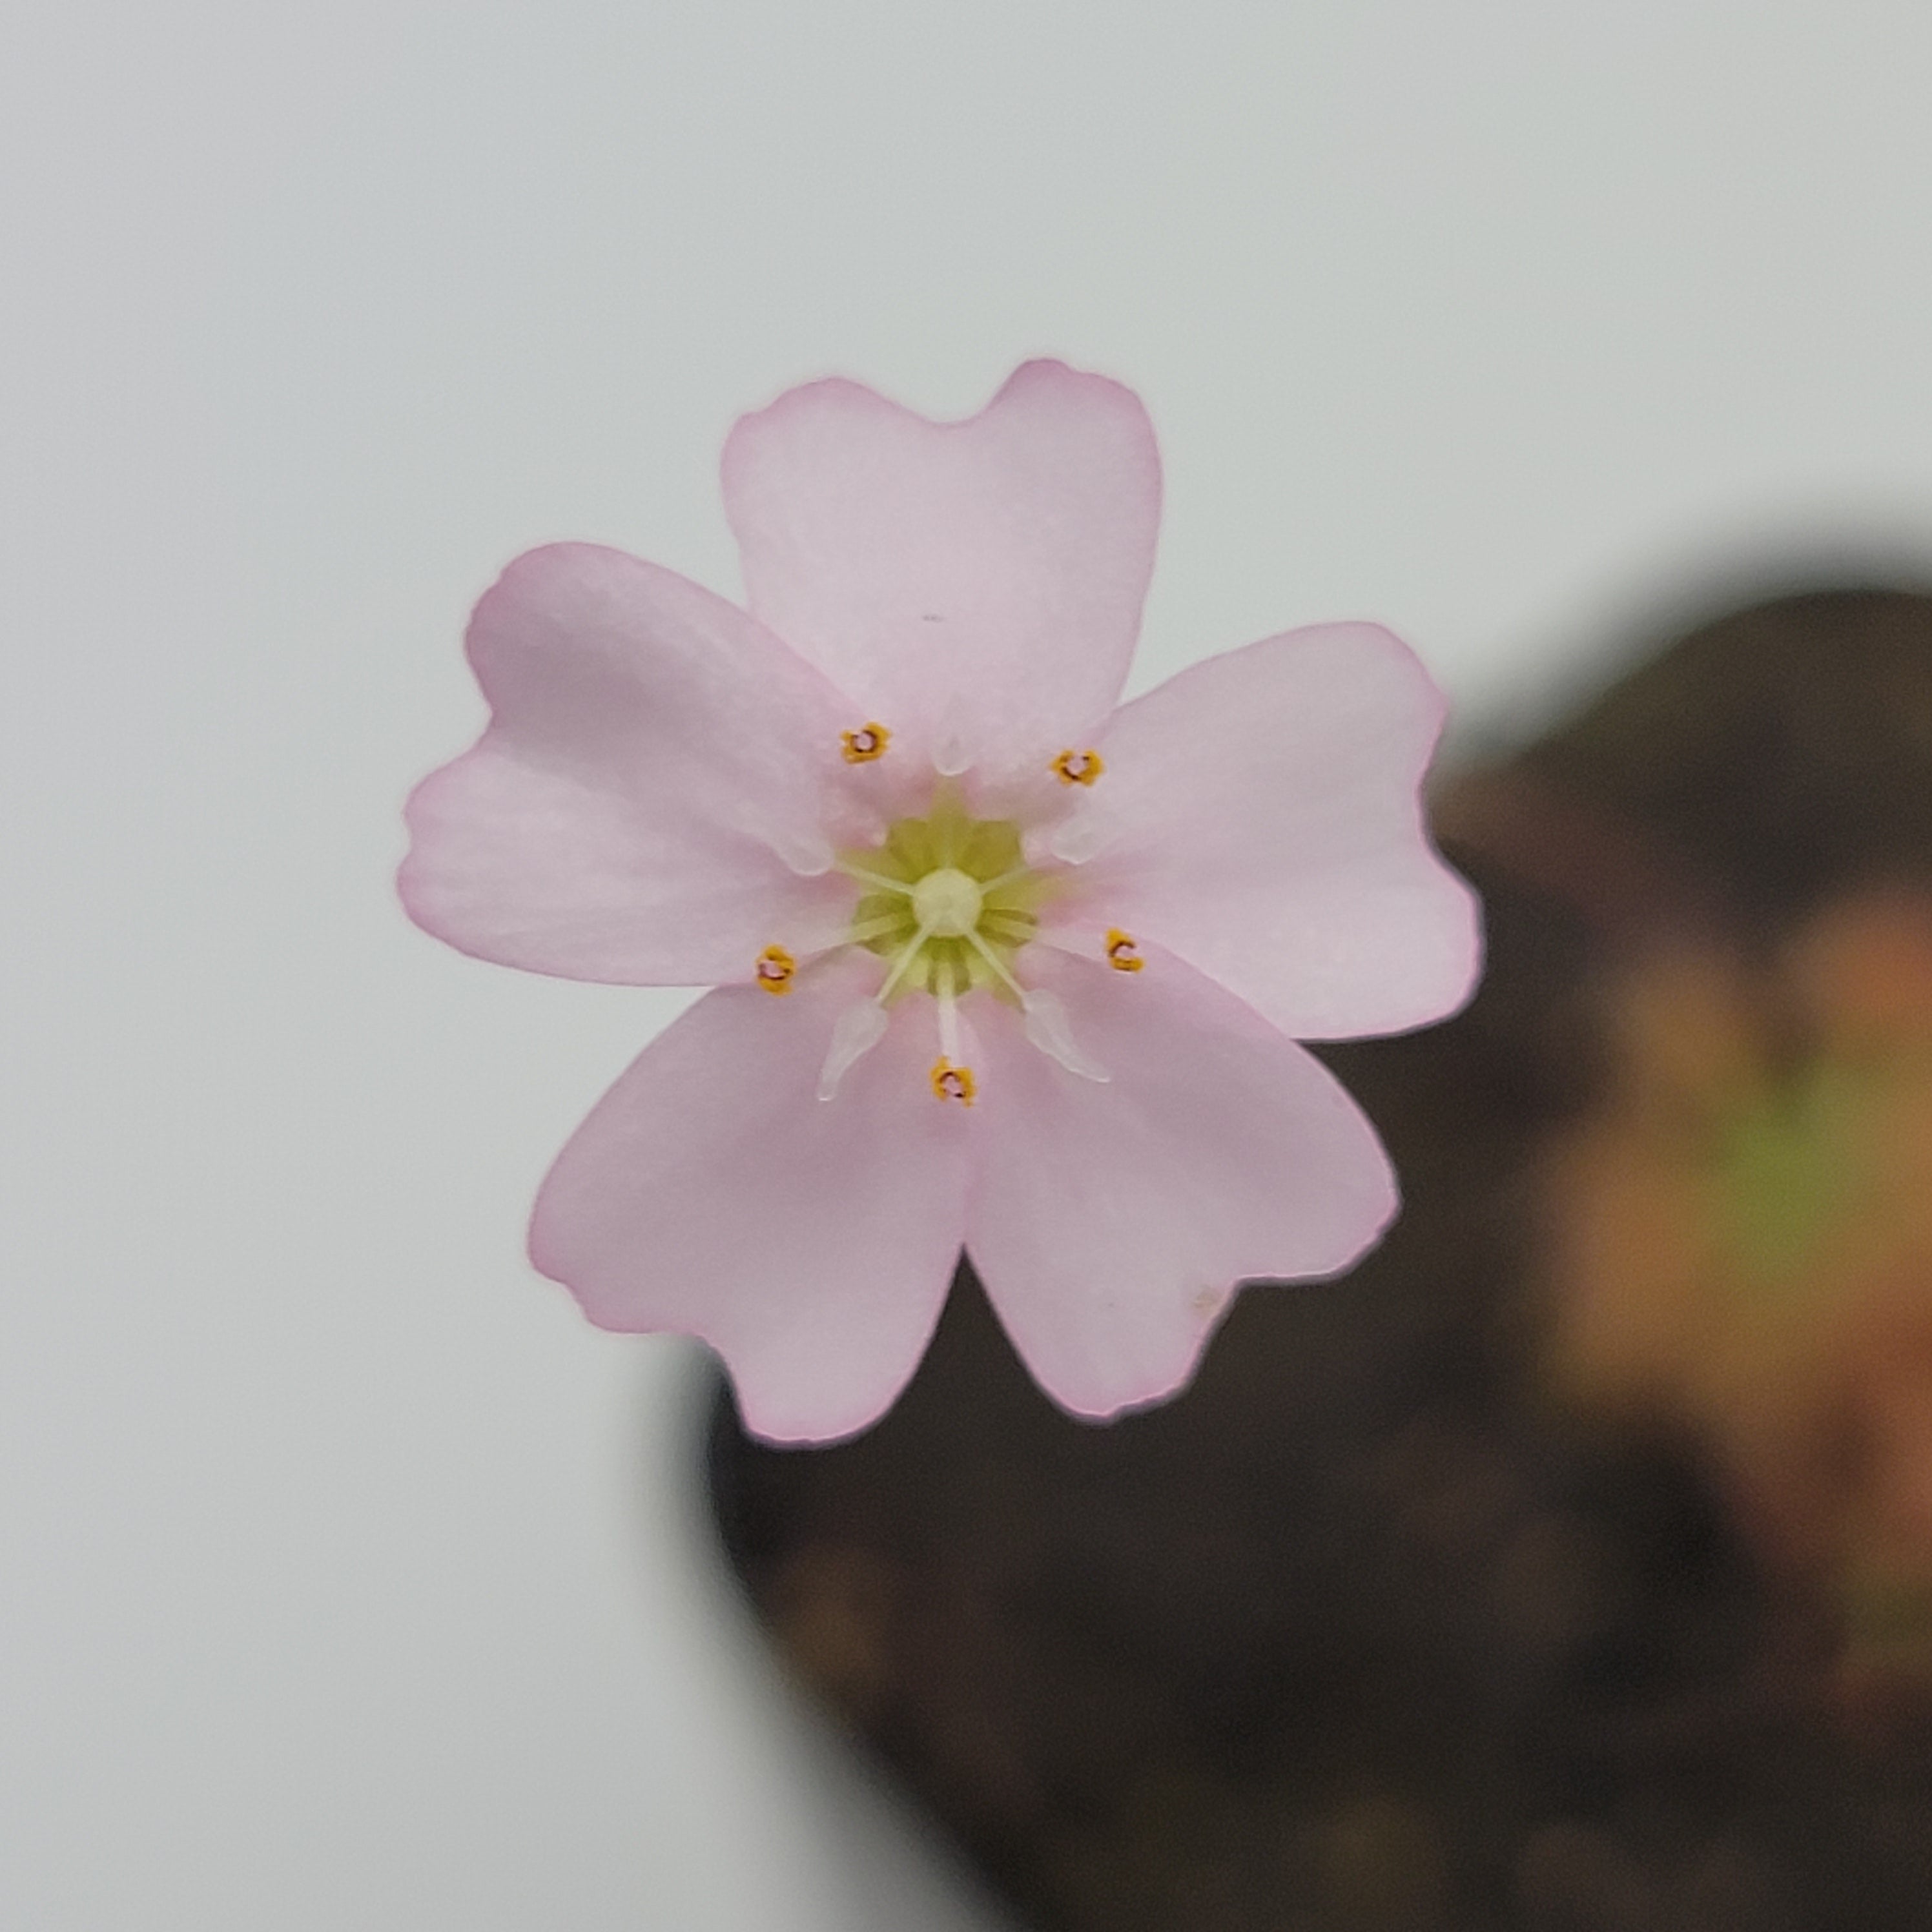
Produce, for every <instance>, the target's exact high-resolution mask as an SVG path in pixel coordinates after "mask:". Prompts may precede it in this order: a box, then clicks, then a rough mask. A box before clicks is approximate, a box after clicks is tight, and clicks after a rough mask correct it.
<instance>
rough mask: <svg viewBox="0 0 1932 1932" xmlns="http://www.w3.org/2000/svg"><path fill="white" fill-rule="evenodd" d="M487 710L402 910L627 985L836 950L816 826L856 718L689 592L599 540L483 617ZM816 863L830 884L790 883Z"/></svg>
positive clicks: (477, 634)
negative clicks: (783, 951) (775, 953)
mask: <svg viewBox="0 0 1932 1932" xmlns="http://www.w3.org/2000/svg"><path fill="white" fill-rule="evenodd" d="M469 655H470V661H471V662H472V664H473V665H474V666H475V671H476V676H477V679H478V682H480V683H481V685H482V687H483V691H484V696H485V697H487V698H488V699H489V700H490V705H491V706H492V709H493V718H492V720H491V722H490V726H489V728H488V729H487V730H486V731H485V732H484V734H483V736H482V739H481V741H480V742H478V744H477V745H476V746H475V748H474V749H473V750H472V751H469V752H468V753H466V754H465V755H464V756H463V757H460V758H458V760H456V761H455V763H453V764H450V765H446V766H444V767H443V769H442V770H440V771H439V772H435V773H434V774H433V775H431V777H430V778H428V779H426V780H425V781H424V782H423V784H422V785H420V786H419V787H418V788H417V790H416V793H415V796H413V798H412V799H410V807H409V820H410V830H411V832H412V834H413V841H414V842H413V846H412V849H411V850H410V856H409V857H408V858H407V860H406V861H405V862H404V866H403V871H402V876H401V889H402V893H403V899H404V904H405V905H406V906H407V907H408V909H409V912H410V916H411V917H413V919H416V922H418V923H419V925H421V926H425V927H426V928H427V929H428V930H429V931H430V932H433V933H434V934H435V935H437V937H438V938H440V939H445V940H447V941H449V943H450V944H452V945H453V946H456V947H460V948H461V949H462V950H463V951H464V952H466V953H475V954H478V955H479V956H481V957H482V958H484V959H493V960H496V961H498V962H500V963H502V964H503V965H509V966H520V967H524V968H528V969H529V970H530V971H534V972H539V973H554V974H561V975H563V976H564V977H568V978H571V979H580V980H614V981H618V982H621V983H627V984H631V985H665V986H702V985H712V984H715V983H718V982H721V981H725V980H742V979H744V978H745V977H748V975H749V974H750V973H751V970H752V967H753V962H754V961H755V959H756V958H757V955H758V953H760V951H762V950H763V948H764V947H766V946H768V945H772V944H782V945H784V946H785V947H787V950H790V951H793V952H794V953H801V952H802V951H803V950H809V949H810V948H811V947H814V946H818V945H823V944H828V943H829V942H830V941H832V939H834V938H836V937H838V935H839V933H840V932H841V929H842V926H843V924H844V915H845V914H846V913H847V912H848V911H849V909H850V904H851V902H852V894H851V892H850V890H849V889H847V887H846V886H844V883H843V882H842V881H841V880H838V878H837V877H827V876H823V875H822V874H823V868H824V865H826V862H829V858H830V856H831V855H830V853H829V849H828V848H825V847H824V846H823V838H822V835H821V830H820V828H821V826H822V825H823V823H824V821H825V820H826V816H827V808H826V805H825V802H824V801H825V799H826V794H827V792H828V789H829V788H830V787H835V786H836V785H837V784H838V782H839V779H838V772H839V769H840V764H839V748H840V740H839V736H838V733H839V730H840V727H841V724H844V723H845V722H847V720H848V714H849V712H850V708H851V707H850V703H849V701H848V700H844V699H842V698H841V697H839V696H838V694H836V693H835V691H833V690H832V688H831V686H830V685H829V684H828V683H827V682H826V680H825V679H824V677H823V675H822V674H821V673H819V672H818V671H817V670H814V669H813V668H812V667H811V666H810V665H809V664H806V663H805V662H804V661H803V660H802V659H801V658H799V656H798V655H797V654H796V652H793V651H792V650H791V649H789V648H788V647H787V646H786V645H784V643H781V642H780V640H778V639H777V638H776V637H773V636H772V634H771V633H770V632H769V631H766V629H764V628H763V626H761V625H759V624H758V623H757V622H754V620H753V619H751V618H750V617H748V616H746V615H745V613H744V612H742V610H736V609H734V608H733V607H732V606H731V605H730V604H727V603H725V602H724V601H723V600H722V599H721V598H717V597H714V596H712V595H711V594H710V592H708V591H706V590H703V589H700V588H699V587H698V586H697V585H696V584H694V583H689V582H688V581H686V580H685V579H684V578H682V577H677V576H675V575H673V574H672V573H671V572H670V571H667V570H661V569H659V568H657V566H656V565H653V564H649V563H644V562H640V561H639V560H638V559H637V558H635V557H630V556H625V555H623V554H622V553H621V552H619V551H616V550H604V549H601V548H599V547H596V546H595V545H592V544H557V545H555V546H553V547H550V548H549V549H545V550H532V551H531V552H530V553H529V554H528V555H527V556H523V557H520V558H518V559H517V561H516V562H514V563H513V564H511V565H510V567H509V568H508V570H506V571H505V572H504V573H503V575H502V577H501V579H500V580H499V581H498V582H497V583H496V586H494V588H493V589H491V590H490V592H488V593H487V595H485V596H484V598H483V600H482V601H481V603H480V604H478V606H477V607H476V613H475V616H474V617H473V618H472V620H471V622H470V626H469ZM804 870H815V871H817V872H818V873H819V874H821V875H820V876H814V877H806V876H802V875H801V874H802V871H804Z"/></svg>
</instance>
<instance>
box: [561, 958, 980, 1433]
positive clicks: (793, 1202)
mask: <svg viewBox="0 0 1932 1932" xmlns="http://www.w3.org/2000/svg"><path fill="white" fill-rule="evenodd" d="M878 977H879V976H878V973H877V970H876V962H871V965H864V964H862V963H861V962H859V961H857V960H856V959H850V958H847V959H844V960H841V961H838V962H832V963H830V964H828V965H823V966H821V967H820V968H817V970H815V971H813V972H811V973H808V974H803V975H802V976H801V977H800V978H799V980H798V981H797V982H796V984H795V985H794V986H793V989H792V990H791V991H790V992H789V993H787V994H785V995H782V996H775V995H771V994H768V993H765V992H761V991H760V990H759V989H757V988H755V987H749V986H730V987H725V988H723V989H720V990H719V991H718V992H713V993H709V994H707V995H706V996H705V997H704V998H703V999H701V1000H700V1001H698V1003H697V1004H696V1005H695V1006H694V1007H692V1008H691V1010H689V1011H688V1013H685V1015H684V1016H683V1017H682V1019H679V1021H678V1022H676V1024H675V1025H673V1026H671V1027H670V1028H668V1029H667V1031H665V1032H664V1034H661V1036H660V1037H658V1040H656V1041H655V1042H654V1043H652V1045H651V1046H649V1047H648V1048H647V1049H646V1050H645V1052H643V1055H641V1056H640V1058H639V1059H638V1060H637V1061H636V1062H635V1063H634V1064H633V1065H632V1066H631V1068H630V1070H628V1072H627V1073H625V1074H624V1075H623V1076H622V1078H621V1079H619V1081H618V1082H617V1084H616V1085H615V1086H614V1087H613V1088H611V1090H610V1092H609V1093H608V1094H606V1095H605V1096H604V1098H603V1100H601V1101H600V1102H599V1103H598V1106H597V1107H596V1109H595V1111H594V1112H592V1114H591V1115H590V1117H589V1119H588V1120H586V1121H585V1122H584V1124H583V1126H582V1127H580V1128H579V1129H578V1130H577V1133H576V1135H575V1136H574V1138H573V1139H571V1142H570V1144H569V1145H568V1147H566V1148H565V1149H564V1151H563V1152H562V1155H561V1156H559V1158H558V1160H557V1163H556V1166H555V1167H553V1169H551V1170H550V1176H549V1178H548V1179H547V1180H546V1181H544V1185H543V1190H542V1192H541V1194H540V1195H539V1196H538V1200H537V1206H536V1214H535V1219H534V1220H533V1221H532V1225H531V1230H530V1253H531V1257H532V1259H533V1260H534V1261H535V1263H536V1265H537V1266H538V1268H541V1270H542V1271H544V1274H547V1275H550V1276H552V1277H554V1278H555V1279H556V1280H559V1281H561V1282H562V1283H565V1286H568V1288H569V1289H571V1292H573V1293H574V1295H576V1296H577V1299H578V1300H579V1301H580V1302H581V1303H582V1304H583V1307H584V1310H585V1313H587V1314H588V1315H589V1317H590V1319H592V1321H593V1322H597V1323H598V1324H599V1325H601V1326H602V1327H604V1328H616V1329H622V1330H631V1331H652V1332H655V1331H668V1332H673V1333H676V1334H688V1335H696V1336H699V1337H702V1338H703V1340H705V1341H706V1342H708V1343H709V1344H710V1345H711V1346H712V1348H714V1349H716V1350H717V1351H718V1353H719V1355H721V1356H723V1358H724V1361H725V1364H726V1365H727V1367H729V1369H730V1372H731V1379H732V1381H733V1385H735V1386H736V1390H737V1394H738V1403H739V1410H740V1412H741V1413H742V1415H743V1417H744V1418H745V1426H746V1427H748V1429H750V1430H751V1431H752V1432H753V1433H754V1434H757V1435H759V1436H766V1437H768V1438H769V1439H772V1440H774V1441H780V1442H823V1441H826V1440H828V1439H831V1438H832V1437H834V1436H847V1435H850V1433H852V1432H853V1430H859V1429H862V1428H864V1427H865V1425H866V1424H868V1423H869V1422H871V1421H873V1420H874V1418H877V1416H879V1415H881V1414H882V1413H883V1412H884V1411H885V1409H886V1408H887V1407H888V1406H889V1405H890V1403H892V1399H893V1397H895V1396H896V1395H897V1394H898V1391H899V1390H900V1389H901V1388H902V1387H903V1386H904V1384H905V1382H906V1381H907V1378H908V1377H909V1376H910V1375H911V1373H912V1372H913V1368H914V1367H915V1366H916V1364H917V1363H918V1361H919V1356H920V1355H921V1354H922V1352H924V1350H925V1348H926V1343H927V1340H929V1337H930V1336H931V1335H932V1328H933V1325H934V1323H935V1322H936V1321H937V1320H938V1315H939V1309H940V1305H941V1302H942V1301H944V1298H945V1295H946V1290H947V1284H948V1283H949V1282H950V1280H951V1279H952V1275H953V1268H954V1266H955V1265H956V1262H958V1259H959V1248H960V1243H961V1239H962V1233H963V1231H964V1228H965V1193H966V1162H967V1146H966V1133H965V1130H966V1121H965V1118H963V1110H962V1109H960V1108H958V1107H955V1106H943V1105H941V1103H939V1102H938V1101H937V1100H935V1099H934V1098H933V1096H932V1088H931V1086H930V1085H929V1079H928V1072H929V1068H930V1067H931V1064H932V1059H933V1057H934V1051H935V1049H934V1046H933V1041H932V1033H931V1025H932V1013H931V1010H930V1007H929V1004H928V1003H926V1002H924V1001H906V1002H904V1004H901V1006H900V1007H898V1008H897V1009H895V1011H894V1013H893V1016H892V1025H891V1026H890V1027H889V1029H888V1030H887V1032H886V1037H885V1038H884V1039H883V1040H881V1041H880V1043H879V1044H878V1045H877V1046H875V1047H874V1049H872V1050H871V1052H869V1053H868V1054H867V1055H865V1057H864V1058H862V1059H861V1060H859V1061H858V1062H857V1063H856V1064H855V1065H853V1067H850V1069H849V1070H847V1073H846V1074H845V1076H844V1079H843V1080H842V1081H841V1083H840V1085H839V1088H838V1094H837V1096H836V1097H835V1098H834V1099H832V1100H820V1099H819V1098H818V1082H819V1072H820V1067H821V1065H822V1064H823V1061H824V1058H825V1053H826V1045H827V1043H828V1042H829V1039H830V1037H831V1034H832V1026H833V1024H834V1022H835V1018H836V1016H837V1015H838V1013H840V1012H841V1010H843V1009H844V1007H846V1006H847V1005H848V1004H850V1002H851V1001H854V1000H856V999H859V998H862V997H863V996H864V993H865V989H867V988H868V987H870V986H875V985H876V983H877V980H878ZM922 1007H923V1008H924V1009H925V1010H923V1011H922V1010H920V1009H921V1008H922Z"/></svg>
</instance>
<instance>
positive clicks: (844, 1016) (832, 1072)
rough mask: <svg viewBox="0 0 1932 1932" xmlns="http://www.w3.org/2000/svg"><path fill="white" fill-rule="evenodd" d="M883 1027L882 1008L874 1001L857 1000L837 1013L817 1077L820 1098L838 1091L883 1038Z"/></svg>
mask: <svg viewBox="0 0 1932 1932" xmlns="http://www.w3.org/2000/svg"><path fill="white" fill-rule="evenodd" d="M885 1033H886V1010H885V1008H884V1007H882V1006H880V1004H879V1003H878V1001H877V1000H861V1001H859V1002H858V1003H857V1004H856V1005H855V1006H850V1007H847V1008H846V1009H845V1010H844V1012H843V1013H841V1014H840V1015H839V1016H838V1019H837V1021H836V1022H835V1023H834V1025H833V1026H832V1043H831V1045H830V1046H828V1047H827V1048H826V1050H825V1064H824V1066H823V1068H822V1069H821V1070H820V1073H819V1076H818V1097H819V1098H820V1100H830V1099H831V1098H832V1096H833V1095H834V1094H836V1093H837V1092H838V1083H839V1082H840V1081H841V1080H843V1079H844V1077H845V1076H846V1075H847V1073H849V1072H850V1070H851V1069H852V1068H853V1066H854V1065H856V1064H857V1062H858V1061H860V1060H862V1058H864V1057H865V1055H867V1054H868V1053H869V1052H871V1050H872V1049H873V1048H874V1047H875V1046H877V1045H878V1043H879V1042H880V1040H883V1038H884V1037H885Z"/></svg>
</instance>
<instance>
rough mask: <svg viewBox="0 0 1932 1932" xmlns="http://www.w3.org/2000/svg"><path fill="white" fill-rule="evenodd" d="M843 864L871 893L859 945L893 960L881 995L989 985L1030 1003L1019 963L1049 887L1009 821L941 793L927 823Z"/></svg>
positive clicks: (899, 827)
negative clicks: (973, 812) (976, 813)
mask: <svg viewBox="0 0 1932 1932" xmlns="http://www.w3.org/2000/svg"><path fill="white" fill-rule="evenodd" d="M839 863H840V865H841V866H842V867H843V868H844V870H845V871H847V873H849V874H850V875H851V876H852V877H853V878H855V879H856V880H858V881H859V883H860V884H861V885H862V886H865V887H866V888H867V889H866V890H865V892H864V893H863V894H862V895H861V896H860V898H859V903H858V904H857V905H856V907H854V908H853V914H852V939H853V943H854V944H857V945H859V946H862V947H865V948H867V949H868V950H869V951H871V952H873V953H877V954H878V955H879V956H880V958H881V959H887V960H889V961H890V962H892V970H891V971H890V972H889V974H887V975H886V983H885V986H884V987H883V989H881V992H880V998H883V999H895V998H898V996H899V995H901V994H902V993H908V992H923V993H932V994H935V995H938V996H939V997H940V998H944V999H952V998H958V997H959V996H960V995H963V994H965V993H968V992H972V991H974V990H975V989H980V988H983V989H986V991H987V992H991V993H992V994H993V995H995V997H996V998H1001V999H1004V1000H1007V1001H1012V1002H1013V1003H1014V1004H1023V1003H1024V1000H1023V995H1022V993H1021V992H1020V989H1019V985H1018V983H1017V982H1016V980H1015V979H1014V977H1013V956H1014V954H1015V953H1017V952H1018V951H1019V949H1020V948H1021V947H1022V946H1024V945H1025V944H1026V943H1027V941H1028V940H1030V939H1031V938H1032V937H1033V935H1034V929H1035V928H1036V927H1037V925H1038V923H1039V920H1038V916H1037V907H1038V906H1039V904H1040V901H1042V900H1043V898H1045V896H1046V892H1047V889H1048V887H1049V880H1047V879H1046V877H1045V876H1044V875H1043V874H1040V873H1039V872H1037V871H1034V869H1033V868H1032V867H1031V866H1030V865H1028V864H1027V862H1026V859H1025V855H1024V854H1023V853H1022V850H1021V848H1020V829H1019V826H1018V825H1016V823H1014V822H1013V820H1011V819H1007V818H973V817H968V814H967V813H966V812H965V810H964V809H963V808H962V806H961V805H960V804H959V801H958V800H957V799H956V798H954V797H953V796H950V795H949V794H947V793H942V794H941V796H939V797H938V798H937V799H935V800H934V802H933V805H932V809H931V810H930V811H929V812H928V813H927V814H926V816H925V817H923V818H901V819H899V820H896V821H895V823H893V824H892V826H890V828H889V829H888V830H887V832H886V838H885V842H884V844H883V845H880V846H879V847H876V848H875V849H874V850H867V851H858V852H847V853H842V854H841V856H840V859H839Z"/></svg>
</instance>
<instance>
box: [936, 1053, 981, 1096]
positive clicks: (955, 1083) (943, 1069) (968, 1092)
mask: <svg viewBox="0 0 1932 1932" xmlns="http://www.w3.org/2000/svg"><path fill="white" fill-rule="evenodd" d="M973 1093H974V1087H973V1070H972V1068H971V1067H955V1066H954V1065H953V1063H952V1061H950V1060H948V1059H947V1058H946V1057H945V1055H944V1054H942V1055H941V1056H940V1057H939V1058H938V1059H937V1060H935V1061H934V1062H933V1063H932V1095H933V1098H934V1099H935V1100H957V1101H958V1102H959V1104H960V1106H962V1107H970V1106H972V1104H973Z"/></svg>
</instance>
